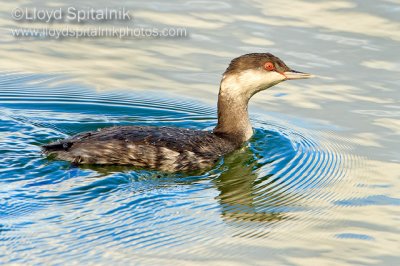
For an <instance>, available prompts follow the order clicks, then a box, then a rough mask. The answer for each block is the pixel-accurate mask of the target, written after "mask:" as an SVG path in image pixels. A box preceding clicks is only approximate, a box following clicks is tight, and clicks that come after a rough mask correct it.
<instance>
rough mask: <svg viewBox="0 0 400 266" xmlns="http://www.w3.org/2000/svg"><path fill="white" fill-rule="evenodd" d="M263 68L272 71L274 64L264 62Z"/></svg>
mask: <svg viewBox="0 0 400 266" xmlns="http://www.w3.org/2000/svg"><path fill="white" fill-rule="evenodd" d="M264 68H265V69H266V70H268V71H272V70H274V69H275V67H274V64H272V62H267V63H265V64H264Z"/></svg>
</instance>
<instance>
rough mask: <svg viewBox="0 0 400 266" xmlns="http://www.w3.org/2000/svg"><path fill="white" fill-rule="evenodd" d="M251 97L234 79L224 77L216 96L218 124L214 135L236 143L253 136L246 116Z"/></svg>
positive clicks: (247, 115)
mask: <svg viewBox="0 0 400 266" xmlns="http://www.w3.org/2000/svg"><path fill="white" fill-rule="evenodd" d="M250 97H251V95H249V94H248V93H246V90H245V89H243V88H241V87H240V83H238V82H237V80H235V79H234V78H226V77H224V78H223V79H222V81H221V85H220V89H219V94H218V124H217V126H216V127H215V128H214V133H215V134H217V135H220V136H223V137H225V138H229V139H231V140H233V141H235V142H237V143H243V142H246V141H247V140H249V139H250V138H251V136H252V135H253V128H252V126H251V123H250V119H249V114H248V103H249V99H250Z"/></svg>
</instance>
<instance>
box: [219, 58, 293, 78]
mask: <svg viewBox="0 0 400 266" xmlns="http://www.w3.org/2000/svg"><path fill="white" fill-rule="evenodd" d="M266 62H272V63H273V64H274V66H275V70H276V71H278V72H286V71H291V69H290V68H289V67H288V66H287V65H286V64H285V63H283V61H282V60H280V59H279V58H278V57H276V56H274V55H273V54H270V53H252V54H245V55H242V56H239V57H237V58H235V59H233V60H232V61H231V63H230V64H229V66H228V68H227V69H226V71H225V73H224V75H226V74H236V73H239V72H242V71H244V70H248V69H259V68H262V67H263V66H264V64H265V63H266Z"/></svg>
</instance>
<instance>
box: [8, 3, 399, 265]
mask: <svg viewBox="0 0 400 266" xmlns="http://www.w3.org/2000/svg"><path fill="white" fill-rule="evenodd" d="M89 4H90V3H88V5H89ZM81 5H82V3H81V1H76V0H73V1H68V3H66V2H65V1H58V2H51V3H50V2H49V1H46V0H40V1H24V2H18V3H16V2H4V3H2V5H1V7H0V24H1V26H2V27H1V28H2V29H1V30H0V36H1V38H0V46H1V49H0V56H1V58H2V64H1V65H0V70H1V71H3V73H2V74H1V77H0V118H1V119H0V121H1V124H0V154H1V155H2V156H1V157H0V177H1V178H0V182H1V186H0V217H1V218H2V219H1V221H2V222H1V225H0V240H1V243H2V245H0V254H1V255H0V261H1V262H2V263H10V262H11V263H20V264H26V263H31V264H51V263H70V264H71V263H80V264H82V263H85V262H87V263H88V264H93V263H95V264H110V263H116V264H129V263H132V261H135V262H138V263H143V264H171V261H173V262H174V263H175V264H177V265H178V264H182V265H187V264H188V262H190V263H193V264H195V263H196V262H199V261H202V260H204V258H207V259H208V260H210V261H211V260H214V261H217V262H221V264H223V263H225V264H229V265H231V264H234V263H236V264H246V265H248V264H260V265H262V264H265V261H266V260H268V262H270V263H271V264H277V265H289V264H296V265H310V264H316V263H317V264H321V265H326V264H340V265H353V264H360V265H361V264H362V265H365V264H370V265H396V264H398V260H399V257H398V255H397V254H398V240H397V239H398V235H399V233H400V232H399V230H398V216H399V213H398V211H397V209H398V204H399V203H398V199H399V196H398V191H399V188H400V182H399V180H400V179H399V173H400V169H399V168H400V167H399V166H400V164H399V156H400V154H399V151H400V146H399V141H398V139H399V134H400V124H399V120H398V116H399V108H398V106H399V105H400V99H399V93H398V76H399V73H400V70H399V68H398V62H400V57H399V55H400V51H399V47H400V45H399V40H400V37H399V36H400V35H399V34H400V30H399V21H398V17H399V15H398V10H399V8H398V3H396V1H391V0H387V1H372V0H366V1H362V3H361V2H360V1H352V0H345V1H340V2H332V1H319V2H318V3H317V2H315V1H314V2H309V1H303V0H295V1H275V0H271V1H267V2H266V1H258V0H252V1H246V2H244V1H243V2H238V1H235V2H234V3H231V2H229V3H228V2H226V1H189V2H188V1H180V0H174V1H170V2H168V3H161V2H158V1H134V2H129V3H128V2H124V3H122V2H119V3H118V6H117V8H118V7H120V6H119V5H123V6H125V7H126V8H127V9H130V10H132V12H133V15H134V17H135V23H137V25H147V26H160V27H162V26H178V27H179V26H185V27H188V32H189V35H190V38H188V39H185V40H182V39H180V40H140V41H138V40H125V41H121V40H117V39H92V40H89V39H86V40H72V39H65V40H63V41H50V40H30V41H23V40H17V39H15V38H13V37H12V36H11V34H10V32H9V29H10V28H11V27H14V26H17V23H16V22H15V21H13V20H11V19H10V12H11V10H12V9H13V8H15V7H17V6H22V7H25V6H27V7H33V6H38V7H40V6H42V7H54V6H56V7H59V6H77V7H80V6H81ZM91 5H93V6H94V5H96V6H100V7H104V6H107V7H110V8H112V7H113V6H110V5H111V4H110V3H109V1H96V3H91ZM25 26H26V25H25ZM36 26H38V25H36ZM266 51H267V52H272V53H274V54H276V55H278V56H280V57H281V58H282V59H284V60H285V62H287V63H288V65H290V66H292V67H293V68H295V69H296V68H299V69H304V71H307V72H311V73H315V74H316V75H318V76H319V77H320V78H319V79H314V80H310V81H306V82H302V83H301V84H300V83H296V82H291V83H289V82H288V83H283V84H281V85H278V86H276V87H274V88H273V89H271V90H269V91H267V92H264V93H262V94H259V95H257V96H256V97H255V98H254V99H253V100H252V104H251V105H250V108H251V109H253V110H252V111H256V112H258V113H261V114H262V115H260V119H258V120H259V121H256V120H257V119H254V122H255V126H256V128H258V129H259V130H258V131H257V134H258V135H256V137H255V139H254V140H253V142H252V143H251V145H250V147H249V148H247V149H245V150H242V151H239V152H238V153H237V154H235V155H233V156H232V157H229V158H226V160H225V162H224V164H223V165H221V166H220V168H217V170H216V171H217V172H211V173H207V174H200V175H194V176H191V177H183V176H175V177H171V176H165V177H164V176H161V177H158V176H157V175H151V174H149V173H147V172H145V171H132V170H131V169H108V170H107V171H106V170H104V169H85V168H70V167H69V165H67V164H64V163H60V162H54V161H52V162H48V161H46V160H44V159H43V158H42V157H41V156H40V155H39V148H38V146H39V145H40V144H41V143H43V142H49V141H50V140H54V139H57V138H63V137H65V136H66V135H71V134H75V133H77V132H81V131H84V130H91V129H95V128H97V127H103V126H108V125H118V124H143V125H146V124H152V125H177V126H182V127H191V128H207V127H208V128H210V127H212V126H213V124H214V123H215V120H214V117H215V111H214V110H213V109H212V108H209V107H206V108H205V107H204V106H202V105H200V104H195V103H194V101H189V103H183V102H184V101H183V100H182V98H183V95H185V97H189V98H191V100H193V99H195V100H196V101H195V102H196V103H198V101H204V102H207V103H209V104H210V105H211V106H215V102H216V96H217V92H218V83H219V79H220V74H221V73H222V72H223V70H224V69H225V68H226V66H227V64H228V62H229V60H230V59H232V58H233V57H236V56H238V55H241V54H244V53H248V52H266ZM4 71H5V72H4ZM13 72H16V73H18V74H12V73H13ZM26 72H28V73H33V74H26ZM21 73H25V74H21ZM55 73H58V74H59V73H61V74H62V75H54V74H55ZM65 74H66V75H65ZM85 87H90V88H96V89H99V90H105V89H107V90H109V91H110V93H111V94H107V95H105V94H103V95H101V93H100V95H96V96H95V95H94V93H93V91H91V92H87V91H86V90H85V89H84V88H85ZM114 89H124V90H125V91H115V90H114ZM129 91H130V92H134V94H135V95H132V94H130V93H128V92H129ZM139 91H144V92H145V94H146V97H144V96H143V94H141V95H139V93H138V92H139ZM151 91H152V92H154V94H151V93H150V92H151ZM164 92H168V93H175V94H169V98H170V99H175V100H165V101H162V100H160V99H159V98H160V97H162V96H161V95H162V93H164ZM128 95H129V96H128ZM67 96H68V97H67ZM155 96H157V97H155ZM93 98H96V100H94V99H93ZM21 99H24V100H23V101H22V100H21ZM155 99H157V100H155ZM60 100H62V101H60ZM71 102H73V103H75V104H68V105H67V103H71ZM113 104H114V106H112V105H113ZM99 106H101V108H99ZM132 106H136V107H137V108H132ZM154 106H156V107H157V108H153V107H154ZM253 114H254V112H253ZM77 121H79V122H77ZM282 125H285V126H283V128H282ZM263 134H265V136H262V135H263ZM275 137H276V138H275ZM263 140H266V141H267V142H265V143H263ZM274 143H275V144H276V146H274ZM287 144H290V145H291V146H288V145H287ZM280 146H281V147H280ZM257 147H262V149H257ZM268 150H270V151H271V152H269V153H268ZM263 151H266V152H265V153H264V152H263ZM283 151H288V153H286V154H284V153H283ZM275 154H278V155H279V156H280V157H279V156H278V157H275V158H274V155H275ZM284 158H286V159H287V160H285V159H284ZM360 158H362V160H361V159H360ZM240 164H241V165H240ZM228 166H229V167H228ZM330 169H331V170H332V169H339V170H337V171H329V170H330ZM280 219H281V220H280ZM246 233H250V237H249V235H246ZM238 235H239V236H241V237H235V236H238ZM266 235H268V237H267V238H265V237H260V236H266ZM251 236H258V237H251ZM355 247H357V248H355ZM381 247H385V248H384V249H382V248H381ZM28 258H29V259H28Z"/></svg>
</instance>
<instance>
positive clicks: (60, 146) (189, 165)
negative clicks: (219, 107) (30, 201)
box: [43, 126, 240, 172]
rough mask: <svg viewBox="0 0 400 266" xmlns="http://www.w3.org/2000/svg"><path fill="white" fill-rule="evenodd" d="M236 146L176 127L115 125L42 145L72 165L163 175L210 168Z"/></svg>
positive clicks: (212, 134)
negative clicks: (144, 170)
mask: <svg viewBox="0 0 400 266" xmlns="http://www.w3.org/2000/svg"><path fill="white" fill-rule="evenodd" d="M238 145H240V144H238V143H235V142H234V141H230V140H228V139H226V138H223V137H219V136H217V135H216V134H214V133H212V132H210V131H202V130H191V129H185V128H176V127H150V126H115V127H108V128H103V129H100V130H97V131H90V132H84V133H81V134H78V135H75V136H73V137H71V138H68V139H65V140H62V141H59V142H56V143H52V144H48V145H44V146H43V147H44V149H46V151H47V152H48V153H52V152H55V153H56V154H57V158H58V159H61V160H66V161H70V162H73V163H75V164H102V165H107V164H108V165H110V164H119V165H132V166H135V167H140V168H147V169H157V170H161V171H165V172H178V171H189V170H198V169H202V168H208V167H211V166H212V165H213V164H215V163H216V162H217V161H218V159H219V158H220V157H221V156H222V155H225V154H227V153H229V152H232V151H234V150H235V149H236V148H237V147H238Z"/></svg>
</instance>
